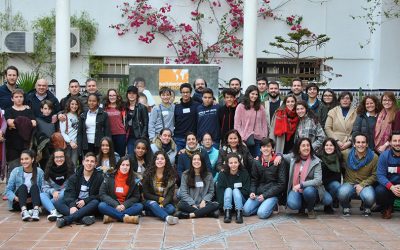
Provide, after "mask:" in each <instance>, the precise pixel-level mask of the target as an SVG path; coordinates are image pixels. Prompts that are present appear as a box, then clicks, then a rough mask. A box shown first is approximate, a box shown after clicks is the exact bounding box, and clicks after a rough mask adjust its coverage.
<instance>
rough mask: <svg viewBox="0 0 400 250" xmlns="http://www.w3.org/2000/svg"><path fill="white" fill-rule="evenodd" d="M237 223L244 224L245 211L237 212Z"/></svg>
mask: <svg viewBox="0 0 400 250" xmlns="http://www.w3.org/2000/svg"><path fill="white" fill-rule="evenodd" d="M236 223H238V224H242V223H243V210H236Z"/></svg>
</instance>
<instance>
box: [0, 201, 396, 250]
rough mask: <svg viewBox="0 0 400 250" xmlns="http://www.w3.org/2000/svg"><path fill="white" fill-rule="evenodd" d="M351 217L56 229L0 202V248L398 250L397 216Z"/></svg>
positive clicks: (143, 221)
mask: <svg viewBox="0 0 400 250" xmlns="http://www.w3.org/2000/svg"><path fill="white" fill-rule="evenodd" d="M281 210H283V209H281ZM353 211H354V214H353V215H352V216H351V217H347V218H345V217H342V216H341V215H340V214H339V213H338V212H337V213H336V214H335V215H324V214H323V213H318V217H317V219H315V220H309V219H307V218H306V217H303V216H299V215H297V214H294V213H284V212H281V213H280V214H279V215H273V216H272V217H271V218H270V219H267V220H259V219H258V218H256V217H255V216H253V217H249V218H245V220H244V221H245V223H244V224H240V225H239V224H235V223H234V222H233V223H231V224H225V223H223V220H222V217H220V219H213V218H203V219H197V220H181V221H180V222H179V224H178V225H175V226H169V225H166V224H165V223H163V222H161V221H159V220H157V219H155V218H151V217H142V218H141V220H140V224H139V225H131V224H130V225H128V224H123V223H114V224H107V225H104V224H102V222H101V221H100V220H98V221H97V222H96V223H95V224H94V225H92V226H90V227H85V226H82V225H73V226H71V227H65V228H62V229H59V228H57V227H56V226H55V223H51V222H48V221H47V220H46V218H45V216H42V217H41V220H40V221H39V222H22V221H21V219H20V214H19V213H12V212H9V211H7V204H6V202H4V201H1V202H0V248H1V249H245V250H250V249H307V250H308V249H335V250H337V249H340V250H345V249H400V214H399V213H397V214H395V215H394V217H393V218H392V219H391V220H382V219H381V218H380V216H379V214H373V216H372V217H369V218H365V217H362V216H361V215H360V212H359V211H358V208H357V204H356V205H355V206H354V208H353Z"/></svg>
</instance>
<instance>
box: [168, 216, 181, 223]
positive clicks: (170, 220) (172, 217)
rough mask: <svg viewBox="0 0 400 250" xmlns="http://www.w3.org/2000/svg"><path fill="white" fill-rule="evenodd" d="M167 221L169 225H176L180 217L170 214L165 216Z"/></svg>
mask: <svg viewBox="0 0 400 250" xmlns="http://www.w3.org/2000/svg"><path fill="white" fill-rule="evenodd" d="M165 221H166V222H167V223H168V225H175V224H178V222H179V218H178V217H174V216H171V215H168V216H167V218H165Z"/></svg>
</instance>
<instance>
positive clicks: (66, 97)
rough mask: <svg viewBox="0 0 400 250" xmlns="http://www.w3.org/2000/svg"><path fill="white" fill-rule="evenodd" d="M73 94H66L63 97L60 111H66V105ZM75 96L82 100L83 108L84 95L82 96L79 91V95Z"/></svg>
mask: <svg viewBox="0 0 400 250" xmlns="http://www.w3.org/2000/svg"><path fill="white" fill-rule="evenodd" d="M71 96H72V95H71V94H68V95H67V96H65V97H64V98H63V99H61V101H60V111H61V112H63V113H64V110H65V105H67V102H68V100H69V98H71ZM75 97H77V98H78V100H79V101H80V102H81V107H82V109H83V102H84V97H83V96H81V94H80V93H78V95H76V96H75ZM86 102H87V100H86Z"/></svg>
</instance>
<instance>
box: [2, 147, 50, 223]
mask: <svg viewBox="0 0 400 250" xmlns="http://www.w3.org/2000/svg"><path fill="white" fill-rule="evenodd" d="M35 157H36V156H35V152H34V151H32V150H30V149H26V150H23V151H22V153H21V156H20V163H21V165H20V166H19V167H16V168H14V169H13V171H12V172H11V174H10V178H9V179H8V183H7V187H6V196H7V199H8V208H9V210H21V217H22V220H23V221H29V220H31V219H32V220H34V221H38V220H39V206H40V191H41V189H42V185H43V170H42V169H40V168H39V167H38V166H37V163H36V162H35ZM28 208H33V210H32V215H31V214H30V213H29V211H28Z"/></svg>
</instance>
